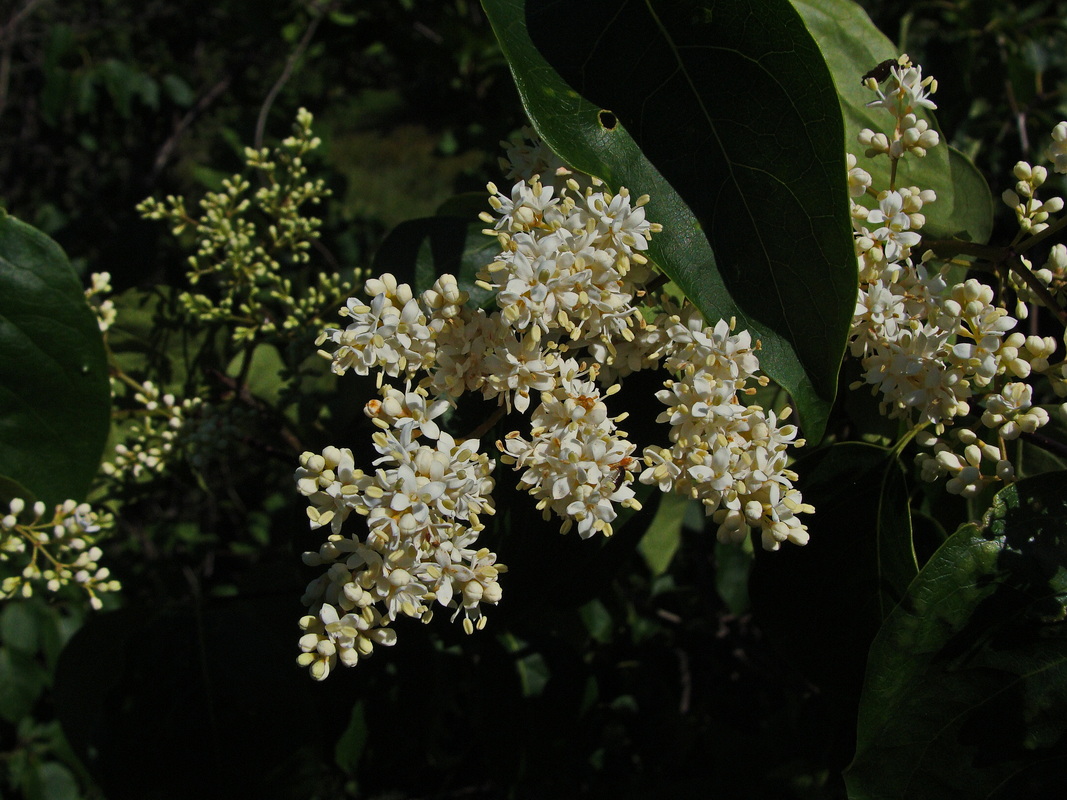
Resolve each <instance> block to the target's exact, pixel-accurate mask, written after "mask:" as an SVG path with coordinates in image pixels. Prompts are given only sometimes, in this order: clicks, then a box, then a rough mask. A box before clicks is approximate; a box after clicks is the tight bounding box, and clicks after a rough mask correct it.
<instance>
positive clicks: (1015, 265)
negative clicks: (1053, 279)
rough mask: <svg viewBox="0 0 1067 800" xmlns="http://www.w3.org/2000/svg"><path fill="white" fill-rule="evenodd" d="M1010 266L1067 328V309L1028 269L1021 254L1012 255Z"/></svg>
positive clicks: (1009, 261)
mask: <svg viewBox="0 0 1067 800" xmlns="http://www.w3.org/2000/svg"><path fill="white" fill-rule="evenodd" d="M1008 266H1009V267H1010V268H1011V271H1012V272H1014V273H1015V274H1016V275H1018V276H1019V277H1020V278H1022V279H1023V282H1024V283H1025V284H1026V288H1027V289H1029V290H1030V291H1031V292H1033V293H1034V294H1035V295H1037V299H1038V300H1040V301H1041V304H1042V305H1043V306H1045V308H1047V309H1048V310H1049V311H1051V312H1052V313H1053V314H1054V315H1055V317H1056V319H1057V320H1059V323H1060V325H1062V326H1063V327H1064V328H1067V309H1065V308H1064V307H1063V306H1061V305H1060V304H1059V303H1058V302H1057V301H1056V298H1055V297H1053V296H1052V292H1050V291H1049V290H1048V287H1047V286H1045V284H1043V283H1042V282H1041V281H1040V280H1039V279H1038V277H1037V276H1036V275H1035V274H1034V273H1033V272H1032V271H1030V270H1029V269H1027V267H1026V265H1025V264H1023V262H1022V259H1021V258H1019V256H1012V257H1011V258H1010V259H1009V260H1008Z"/></svg>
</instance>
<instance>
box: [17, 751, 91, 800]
mask: <svg viewBox="0 0 1067 800" xmlns="http://www.w3.org/2000/svg"><path fill="white" fill-rule="evenodd" d="M32 781H33V782H32V783H31V787H32V788H31V790H30V791H29V792H27V799H28V800H79V798H80V797H81V796H82V795H81V792H80V791H79V789H78V781H77V780H75V778H74V775H73V774H71V771H70V770H69V769H67V768H66V767H65V766H63V765H62V764H58V763H56V762H55V761H45V762H43V763H39V764H37V765H36V775H34V776H33V778H32Z"/></svg>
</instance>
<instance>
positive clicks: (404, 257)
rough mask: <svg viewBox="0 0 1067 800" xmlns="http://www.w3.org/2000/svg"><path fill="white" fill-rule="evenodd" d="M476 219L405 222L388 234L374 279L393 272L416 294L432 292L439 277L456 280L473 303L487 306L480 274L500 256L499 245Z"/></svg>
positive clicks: (377, 256) (376, 258) (375, 265)
mask: <svg viewBox="0 0 1067 800" xmlns="http://www.w3.org/2000/svg"><path fill="white" fill-rule="evenodd" d="M485 227H486V226H485V223H483V222H480V221H479V220H478V218H477V216H476V215H474V214H472V215H471V216H469V217H466V216H464V217H458V216H437V217H424V218H421V219H413V220H408V221H406V222H402V223H400V224H399V225H397V226H396V227H395V228H393V230H392V231H390V232H389V235H388V236H387V237H385V241H383V242H382V244H381V247H379V248H378V251H377V252H376V253H375V255H374V262H373V264H372V269H373V272H374V274H375V275H380V274H382V273H383V272H391V273H393V274H394V275H396V277H397V279H398V280H400V281H402V282H405V283H409V284H411V286H412V288H413V289H415V291H416V292H420V291H424V290H426V289H429V288H430V287H431V286H432V285H433V282H434V281H435V280H436V279H437V276H438V275H441V274H443V273H446V272H447V273H449V274H451V275H455V276H456V279H457V281H458V282H459V286H460V288H461V289H462V290H463V291H465V292H467V293H468V294H470V296H471V302H472V303H474V304H475V305H479V306H480V305H484V304H485V303H486V302H488V301H489V300H490V293H489V292H488V291H486V290H485V289H481V288H479V287H478V286H475V284H474V282H475V280H476V275H477V273H478V271H479V270H480V269H481V268H482V267H484V266H485V265H486V264H488V263H489V262H490V261H492V260H493V259H494V258H495V257H496V255H497V254H498V253H499V252H500V244H499V243H498V242H497V240H496V239H495V238H494V237H492V236H487V235H486V234H484V233H482V230H483V229H484V228H485Z"/></svg>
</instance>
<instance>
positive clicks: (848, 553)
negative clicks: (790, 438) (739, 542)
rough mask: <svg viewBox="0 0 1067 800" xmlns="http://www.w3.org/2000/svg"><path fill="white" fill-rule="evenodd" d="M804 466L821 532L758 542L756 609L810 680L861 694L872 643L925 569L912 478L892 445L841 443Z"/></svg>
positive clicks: (814, 523)
mask: <svg viewBox="0 0 1067 800" xmlns="http://www.w3.org/2000/svg"><path fill="white" fill-rule="evenodd" d="M794 469H795V470H796V471H797V473H798V474H799V475H800V481H799V483H798V486H799V488H800V489H801V491H802V492H803V494H804V500H805V502H808V503H811V504H812V505H814V506H815V509H816V511H815V513H814V514H812V515H811V517H810V518H809V519H808V520H807V524H808V528H809V531H810V533H811V540H810V541H809V542H808V544H807V545H805V546H804V547H784V546H783V548H782V550H781V551H779V552H775V553H768V552H766V551H764V550H762V549H759V548H757V550H756V553H755V555H756V560H755V564H754V567H753V570H752V576H751V579H750V582H749V592H750V594H751V598H752V607H753V611H754V613H755V616H756V619H757V621H758V622H759V625H760V627H761V628H762V629H763V630H765V631H766V633H767V637H768V639H769V640H771V641H773V642H774V644H775V645H776V647H777V648H778V649H779V650H780V651H782V652H783V653H785V654H786V655H787V656H788V657H790V658H791V659H792V660H794V661H795V663H796V664H797V665H798V666H800V668H801V669H802V670H803V671H804V673H805V674H806V676H807V678H808V679H809V680H811V681H812V682H813V683H815V684H816V685H818V686H820V687H821V688H822V689H823V690H824V691H828V692H841V693H845V694H854V696H858V694H859V689H860V685H861V683H862V679H863V668H864V662H863V659H864V656H865V653H866V649H867V646H868V643H869V642H870V641H871V639H872V638H873V637H874V635H875V633H876V632H877V631H878V627H879V625H880V624H881V622H882V619H883V618H884V617H885V616H886V615H888V613H889V612H890V611H891V610H892V608H893V607H894V606H895V604H896V602H897V601H898V600H899V599H900V598H901V597H902V596H903V594H904V592H905V590H906V588H907V586H908V584H909V583H910V581H911V579H912V578H913V577H914V576H915V574H916V572H917V569H916V566H915V562H914V557H913V556H912V555H911V530H910V526H909V524H908V519H907V507H908V495H907V491H906V487H905V486H904V482H903V479H902V476H901V474H900V470H899V467H898V466H897V465H896V463H895V462H894V461H893V460H892V457H891V454H890V453H889V451H887V450H885V449H883V448H880V447H874V446H873V445H866V444H860V443H851V442H850V443H843V444H836V445H834V446H832V447H827V448H823V449H822V450H819V451H816V452H814V453H812V454H811V455H809V456H806V457H804V458H802V459H801V460H799V461H798V462H797V463H796V465H795V466H794ZM861 497H862V498H867V500H866V501H865V502H861V503H857V498H861ZM842 598H848V600H847V602H842Z"/></svg>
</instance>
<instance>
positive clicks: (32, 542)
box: [0, 497, 122, 609]
mask: <svg viewBox="0 0 1067 800" xmlns="http://www.w3.org/2000/svg"><path fill="white" fill-rule="evenodd" d="M46 513H47V507H46V506H45V504H44V503H42V502H40V501H38V502H36V503H34V504H33V506H32V507H27V505H26V502H25V501H24V500H22V499H21V498H18V497H16V498H14V499H13V500H11V501H10V503H8V513H7V514H5V515H4V516H3V517H0V565H3V566H4V567H5V568H7V567H10V566H11V565H14V566H17V567H18V572H17V574H15V575H9V576H7V577H5V578H4V579H3V580H2V581H0V598H9V597H15V596H16V595H17V596H19V597H32V596H33V591H34V584H35V583H43V584H44V586H45V588H46V589H47V590H48V591H49V592H52V593H55V592H58V591H60V589H62V588H63V587H64V586H66V585H68V584H74V585H77V586H79V587H81V588H82V589H83V590H84V591H85V592H86V593H88V595H89V602H90V604H91V605H92V607H93V608H95V609H100V608H101V607H102V606H103V603H102V602H101V600H100V598H99V597H98V596H97V595H98V593H99V592H116V591H118V590H119V589H121V588H122V586H121V584H120V583H119V582H118V581H117V580H114V579H112V578H111V573H110V572H109V571H108V569H107V567H101V566H100V565H99V563H98V562H99V561H100V557H101V556H102V555H103V553H102V551H101V550H100V548H99V547H97V546H96V540H97V539H98V538H99V535H100V534H101V532H102V531H105V530H107V529H109V528H110V527H111V526H112V524H113V520H112V518H111V516H110V515H108V514H98V513H97V512H95V511H93V510H92V509H91V508H90V507H89V505H88V504H87V503H76V502H75V501H73V500H67V501H66V502H64V503H62V504H61V505H58V506H56V507H55V509H54V510H53V513H52V516H51V518H49V517H47V516H46ZM27 558H28V560H27Z"/></svg>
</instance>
